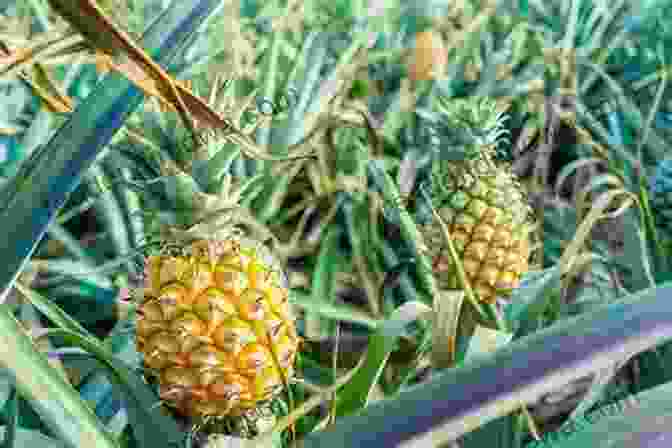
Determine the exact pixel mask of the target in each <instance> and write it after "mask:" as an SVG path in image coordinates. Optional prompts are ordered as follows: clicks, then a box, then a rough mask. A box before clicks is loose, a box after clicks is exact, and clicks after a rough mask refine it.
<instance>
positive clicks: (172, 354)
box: [135, 112, 299, 418]
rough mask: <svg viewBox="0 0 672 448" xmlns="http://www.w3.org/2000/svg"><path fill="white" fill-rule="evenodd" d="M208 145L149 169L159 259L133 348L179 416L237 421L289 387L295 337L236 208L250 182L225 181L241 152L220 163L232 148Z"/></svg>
mask: <svg viewBox="0 0 672 448" xmlns="http://www.w3.org/2000/svg"><path fill="white" fill-rule="evenodd" d="M147 113H149V112H147ZM148 126H149V125H148ZM211 140H213V139H210V140H208V142H207V144H204V146H203V147H201V148H198V150H197V151H192V153H194V154H196V155H195V158H196V160H195V161H192V162H190V163H179V160H178V161H177V162H176V161H175V160H171V159H163V160H160V161H157V160H154V162H156V163H155V164H154V166H155V167H158V169H157V171H158V174H160V175H161V176H162V177H161V182H162V183H158V182H156V181H154V182H152V183H148V184H147V187H146V190H144V191H143V193H146V194H144V195H143V196H142V197H143V199H144V200H145V202H144V208H145V210H146V211H149V212H150V213H152V212H154V213H152V215H153V216H154V217H155V218H157V219H158V220H159V228H158V230H159V232H158V233H156V234H157V235H159V236H160V237H159V240H158V242H159V243H160V244H159V247H160V249H159V250H158V251H157V252H156V253H153V254H150V255H149V256H147V258H146V259H145V266H144V267H145V276H144V277H145V282H144V285H143V287H142V288H140V289H139V290H138V291H137V292H138V293H137V294H135V296H136V297H137V300H138V301H139V305H138V307H137V327H136V328H137V330H136V336H137V348H138V351H139V352H140V353H141V354H142V357H143V361H144V365H145V368H146V371H147V374H148V375H152V376H154V377H155V378H156V379H157V380H158V383H159V387H160V396H161V398H162V400H163V401H164V403H165V404H167V405H170V406H171V407H173V408H174V409H175V410H176V411H177V412H178V413H180V414H182V415H183V416H185V417H191V418H204V417H232V418H236V417H239V418H243V417H245V416H249V415H252V414H253V413H254V410H255V409H258V408H260V407H263V406H267V404H268V401H269V400H270V399H272V398H274V397H276V396H277V394H278V393H279V392H280V391H282V389H283V387H284V385H285V384H286V381H287V380H289V379H290V378H291V377H292V375H293V364H294V361H295V358H296V353H297V349H298V345H299V337H298V335H297V331H296V327H295V323H294V319H293V317H292V313H291V311H290V307H289V303H288V288H287V285H286V282H285V279H284V277H283V274H282V270H281V268H280V267H279V266H278V265H277V264H276V263H275V261H274V259H273V257H272V256H271V252H270V250H269V249H268V248H267V247H266V246H264V245H263V243H262V242H261V241H260V240H261V237H260V236H259V232H257V231H255V226H254V222H253V218H252V217H251V215H250V214H249V213H248V211H247V210H246V209H245V208H244V207H241V206H240V205H239V202H240V199H241V196H242V194H243V192H244V191H246V189H247V188H248V187H249V186H250V185H251V184H252V183H254V181H255V179H252V180H251V181H249V182H246V183H244V184H242V185H240V184H237V183H235V182H233V179H232V177H231V176H230V175H229V174H224V175H223V176H222V173H227V171H228V168H229V166H230V164H231V162H232V160H233V159H234V158H235V157H236V155H237V152H235V151H234V152H232V153H231V154H230V156H228V157H225V158H223V157H222V155H221V154H222V153H221V151H228V150H230V149H231V148H230V147H229V146H226V145H222V144H221V142H218V141H215V142H212V141H211ZM166 141H169V140H166ZM174 141H180V142H181V141H186V142H192V140H191V139H175V140H174ZM164 149H166V151H170V150H171V149H170V148H167V147H164ZM181 149H185V148H181ZM186 149H188V148H186ZM174 152H175V153H177V151H174ZM159 155H160V154H159ZM143 157H144V158H145V160H146V161H147V162H148V164H149V163H151V162H152V159H151V157H149V156H148V155H147V153H143ZM148 166H151V165H148ZM204 166H205V167H207V168H208V169H207V170H206V169H203V167H204ZM147 180H150V179H147ZM257 230H258V229H257ZM251 413H252V414H251Z"/></svg>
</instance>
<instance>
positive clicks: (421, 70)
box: [407, 28, 448, 81]
mask: <svg viewBox="0 0 672 448" xmlns="http://www.w3.org/2000/svg"><path fill="white" fill-rule="evenodd" d="M447 58H448V54H447V52H446V48H445V46H444V44H443V38H442V37H441V34H439V32H438V31H435V30H433V29H431V28H429V29H427V30H425V31H422V32H420V33H418V34H416V35H415V42H414V46H413V49H412V50H411V53H410V55H409V58H408V61H407V68H408V77H409V78H410V79H411V80H412V81H428V80H432V79H436V78H440V77H441V76H442V74H443V71H444V69H445V67H446V63H447Z"/></svg>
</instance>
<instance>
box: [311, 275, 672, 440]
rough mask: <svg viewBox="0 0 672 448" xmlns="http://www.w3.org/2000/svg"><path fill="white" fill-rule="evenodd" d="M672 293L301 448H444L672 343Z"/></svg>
mask: <svg viewBox="0 0 672 448" xmlns="http://www.w3.org/2000/svg"><path fill="white" fill-rule="evenodd" d="M670 294H672V283H669V282H668V283H666V284H664V285H662V286H660V287H658V288H652V289H648V290H645V291H642V292H640V293H638V294H635V295H631V296H629V297H628V298H627V299H625V300H623V301H621V302H619V303H615V304H610V305H606V306H603V307H600V308H598V309H596V310H595V311H593V312H591V313H587V314H586V315H582V316H579V317H577V318H574V319H568V320H566V321H564V322H561V323H558V324H556V325H554V326H552V327H550V328H547V329H545V330H542V331H540V332H538V333H535V334H533V335H531V336H528V337H525V338H522V339H519V340H517V341H515V342H513V343H512V344H510V345H509V346H508V347H504V348H502V349H500V350H498V351H497V352H496V353H494V354H493V355H492V356H490V357H487V358H482V359H479V360H474V361H473V362H471V363H468V364H466V365H465V366H463V367H460V368H456V369H453V370H450V371H447V372H446V373H444V374H443V375H441V376H439V377H437V379H436V380H434V381H431V382H429V383H427V384H422V385H420V386H418V387H415V388H413V389H410V390H409V391H405V392H402V393H400V394H399V396H398V397H397V398H396V399H395V400H390V401H383V402H380V403H375V404H373V405H371V406H369V407H367V408H366V409H364V410H362V411H361V412H360V413H359V414H358V415H355V416H347V417H344V418H342V419H341V420H339V421H337V422H336V423H335V424H334V425H332V426H331V427H330V428H329V429H327V430H325V431H323V432H320V433H315V434H311V435H309V436H308V437H306V438H305V439H304V440H303V442H302V443H301V444H300V445H299V446H300V447H302V448H313V447H318V446H320V447H321V446H368V444H371V445H374V444H375V445H377V446H395V447H409V446H440V445H441V444H442V443H444V442H448V441H450V440H454V439H456V438H457V437H459V436H460V435H462V434H465V433H468V432H469V431H472V430H473V429H475V428H477V427H479V426H482V425H483V424H485V423H487V422H489V421H492V420H493V419H495V418H497V417H501V416H503V415H506V414H508V413H510V412H511V411H513V410H514V409H517V408H518V407H520V405H521V404H524V403H527V402H530V401H532V400H535V399H537V398H538V397H539V396H541V395H543V394H545V393H548V392H550V391H552V390H554V388H556V387H558V385H560V384H566V383H567V382H570V381H574V380H577V379H579V378H582V377H584V376H586V375H587V374H590V373H592V372H595V371H596V370H599V369H601V368H604V367H606V366H608V365H611V364H613V362H614V361H615V360H619V359H627V358H628V357H630V356H632V355H634V354H635V353H639V352H641V351H643V350H646V349H647V348H649V347H651V346H654V345H656V344H659V343H661V342H663V341H665V340H668V339H670V338H672V310H671V309H670V306H669V296H670ZM423 443H424V445H423Z"/></svg>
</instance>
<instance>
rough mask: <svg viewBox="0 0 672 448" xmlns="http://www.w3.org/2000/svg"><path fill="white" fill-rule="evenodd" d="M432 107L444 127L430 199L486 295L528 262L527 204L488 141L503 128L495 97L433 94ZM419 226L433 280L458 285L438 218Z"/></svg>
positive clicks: (510, 282)
mask: <svg viewBox="0 0 672 448" xmlns="http://www.w3.org/2000/svg"><path fill="white" fill-rule="evenodd" d="M439 112H440V120H441V123H440V125H441V126H442V128H443V129H444V130H445V132H444V133H443V134H442V135H441V147H440V148H439V149H438V152H437V154H436V157H435V161H434V163H433V165H432V173H431V179H432V182H431V185H432V194H431V200H432V204H433V206H434V208H435V209H436V210H437V212H438V214H439V216H441V218H442V220H443V221H444V222H445V224H446V225H447V227H448V230H449V232H450V234H451V237H452V239H453V242H454V245H455V249H456V251H457V254H458V256H459V258H460V261H461V263H462V266H463V267H464V271H465V274H466V277H467V279H468V281H469V283H470V285H471V287H472V288H473V290H474V292H475V293H476V294H477V296H478V298H479V299H480V300H482V301H485V302H493V301H494V300H495V299H496V297H497V296H500V295H505V294H506V293H507V292H509V291H510V290H511V289H513V288H516V287H517V286H518V284H519V281H520V278H521V276H522V275H523V273H525V272H526V271H527V270H528V261H529V258H530V253H531V247H532V244H531V232H532V229H533V220H532V219H531V216H532V210H531V207H530V206H529V204H528V203H527V199H526V196H525V193H524V191H523V189H522V187H521V185H520V184H519V182H518V180H517V178H516V176H515V175H514V174H513V173H512V172H511V170H510V167H509V166H508V165H507V164H506V163H503V162H499V161H497V158H496V146H497V144H498V142H499V140H500V137H501V135H502V134H503V133H504V132H505V131H504V129H503V127H502V124H503V120H504V117H503V115H502V114H501V113H498V112H497V111H496V104H495V102H494V101H491V100H487V99H483V100H462V99H455V100H448V99H446V98H445V97H439ZM437 124H438V123H437ZM421 231H422V233H423V235H424V238H425V244H426V245H427V247H428V250H429V253H430V256H431V259H432V265H433V271H434V274H435V276H436V278H437V281H438V283H439V286H440V287H441V288H442V289H460V285H461V283H460V280H459V277H458V273H457V269H456V266H455V265H454V263H453V261H452V258H451V256H450V252H449V248H448V247H447V245H446V243H445V241H444V237H443V234H442V231H441V226H440V224H439V222H438V221H437V220H433V221H432V222H430V223H429V224H425V225H423V226H421Z"/></svg>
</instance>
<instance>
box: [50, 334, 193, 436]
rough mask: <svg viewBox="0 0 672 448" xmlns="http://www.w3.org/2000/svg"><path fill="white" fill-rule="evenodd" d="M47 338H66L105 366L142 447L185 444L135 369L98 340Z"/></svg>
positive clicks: (76, 335)
mask: <svg viewBox="0 0 672 448" xmlns="http://www.w3.org/2000/svg"><path fill="white" fill-rule="evenodd" d="M46 335H49V336H53V337H60V338H63V340H65V341H66V342H68V343H69V344H71V345H76V346H79V347H80V348H82V349H84V350H85V351H87V352H89V353H90V354H91V355H93V357H94V359H95V360H96V361H98V362H100V363H102V365H103V366H104V367H105V368H106V373H108V374H109V378H110V380H112V381H113V382H114V383H115V384H116V385H117V387H119V388H120V390H121V391H122V392H123V397H124V402H125V405H126V411H127V412H128V414H129V419H130V420H131V422H132V424H131V427H132V428H133V434H134V435H135V437H136V438H137V439H138V441H139V442H140V445H141V446H149V445H151V444H153V443H157V442H158V443H160V444H161V445H162V446H166V447H170V446H178V444H179V443H181V442H182V440H183V439H184V434H183V433H182V431H181V429H180V428H179V426H178V425H177V423H176V422H175V421H174V420H173V419H172V418H170V417H168V416H166V415H165V414H164V413H163V412H162V410H161V407H160V406H157V405H158V404H159V403H160V402H159V399H158V397H157V396H156V395H155V394H154V392H153V391H152V390H151V389H150V387H149V386H148V385H147V383H146V382H145V381H144V379H143V378H142V376H141V375H140V374H139V373H137V372H136V371H135V369H133V368H132V367H131V366H129V365H128V364H126V362H124V361H121V360H120V359H118V358H117V357H116V356H115V355H114V354H113V353H112V352H110V350H109V349H108V348H107V347H105V346H104V345H103V344H101V343H99V342H98V341H97V340H95V339H91V338H88V337H86V336H83V335H81V334H79V333H75V332H71V331H68V330H48V331H47V332H46Z"/></svg>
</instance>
